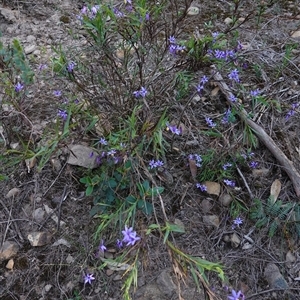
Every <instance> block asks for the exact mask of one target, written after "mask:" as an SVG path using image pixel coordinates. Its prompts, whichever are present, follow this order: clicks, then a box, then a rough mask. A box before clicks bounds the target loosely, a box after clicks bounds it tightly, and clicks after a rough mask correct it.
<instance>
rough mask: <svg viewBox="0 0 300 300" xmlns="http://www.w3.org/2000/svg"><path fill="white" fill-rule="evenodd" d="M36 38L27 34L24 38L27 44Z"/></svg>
mask: <svg viewBox="0 0 300 300" xmlns="http://www.w3.org/2000/svg"><path fill="white" fill-rule="evenodd" d="M35 40H36V37H35V36H34V35H28V36H27V38H26V42H27V43H29V44H32V43H33V42H34V41H35Z"/></svg>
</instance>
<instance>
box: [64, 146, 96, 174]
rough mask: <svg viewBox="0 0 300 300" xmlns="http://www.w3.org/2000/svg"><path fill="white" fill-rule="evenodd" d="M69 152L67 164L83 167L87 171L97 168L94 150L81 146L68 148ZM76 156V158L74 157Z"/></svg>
mask: <svg viewBox="0 0 300 300" xmlns="http://www.w3.org/2000/svg"><path fill="white" fill-rule="evenodd" d="M69 148H70V150H71V152H70V156H69V159H68V164H70V165H75V166H80V167H84V168H87V169H94V168H96V167H97V166H98V164H97V155H98V153H97V152H95V150H94V149H92V148H90V147H87V146H83V145H71V146H69ZM74 154H75V155H76V157H75V156H74Z"/></svg>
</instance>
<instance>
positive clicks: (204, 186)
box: [196, 183, 207, 192]
mask: <svg viewBox="0 0 300 300" xmlns="http://www.w3.org/2000/svg"><path fill="white" fill-rule="evenodd" d="M196 188H197V189H200V190H201V192H206V191H207V186H206V185H205V184H201V183H196Z"/></svg>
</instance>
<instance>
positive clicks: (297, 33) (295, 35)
mask: <svg viewBox="0 0 300 300" xmlns="http://www.w3.org/2000/svg"><path fill="white" fill-rule="evenodd" d="M291 37H292V38H300V30H297V31H294V32H293V33H292V35H291Z"/></svg>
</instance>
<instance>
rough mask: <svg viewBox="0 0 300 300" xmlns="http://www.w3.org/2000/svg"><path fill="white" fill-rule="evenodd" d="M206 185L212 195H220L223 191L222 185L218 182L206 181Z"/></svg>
mask: <svg viewBox="0 0 300 300" xmlns="http://www.w3.org/2000/svg"><path fill="white" fill-rule="evenodd" d="M204 185H205V186H206V188H207V191H206V192H207V193H208V194H210V195H216V196H219V195H220V192H221V185H220V184H219V183H218V182H213V181H205V182H204Z"/></svg>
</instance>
